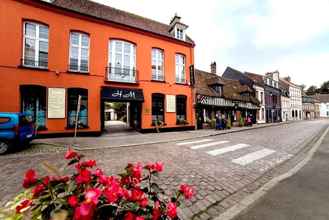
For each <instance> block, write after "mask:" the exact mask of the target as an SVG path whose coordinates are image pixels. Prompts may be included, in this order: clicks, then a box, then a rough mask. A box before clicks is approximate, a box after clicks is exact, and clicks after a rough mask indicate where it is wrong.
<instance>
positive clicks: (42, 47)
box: [22, 21, 48, 68]
mask: <svg viewBox="0 0 329 220" xmlns="http://www.w3.org/2000/svg"><path fill="white" fill-rule="evenodd" d="M22 64H23V65H24V66H29V67H38V68H47V67H48V26H46V25H43V24H39V23H35V22H30V21H26V22H24V47H23V62H22Z"/></svg>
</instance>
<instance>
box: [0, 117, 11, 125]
mask: <svg viewBox="0 0 329 220" xmlns="http://www.w3.org/2000/svg"><path fill="white" fill-rule="evenodd" d="M8 121H10V118H8V117H0V124H3V123H7V122H8Z"/></svg>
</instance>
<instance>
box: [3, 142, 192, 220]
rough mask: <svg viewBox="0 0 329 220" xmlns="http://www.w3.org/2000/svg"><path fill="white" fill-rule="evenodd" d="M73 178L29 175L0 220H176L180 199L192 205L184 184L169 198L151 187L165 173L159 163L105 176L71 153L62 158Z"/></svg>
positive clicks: (90, 162) (92, 163)
mask: <svg viewBox="0 0 329 220" xmlns="http://www.w3.org/2000/svg"><path fill="white" fill-rule="evenodd" d="M65 158H66V159H67V160H68V164H67V166H69V167H71V168H73V170H74V172H73V174H72V175H70V176H68V175H61V174H60V173H59V172H58V170H57V169H55V168H54V167H52V166H50V165H48V164H46V165H45V166H46V167H47V168H48V169H47V170H51V171H52V173H56V175H48V176H43V177H39V176H38V175H37V173H36V172H35V171H34V170H32V169H30V170H28V171H27V172H26V173H25V177H24V180H23V187H24V188H25V190H24V191H23V192H22V193H20V194H19V195H18V196H17V197H16V198H15V199H14V200H13V201H12V202H9V203H8V204H7V205H6V207H5V208H4V209H3V210H2V211H1V213H0V219H5V220H21V219H22V220H23V219H32V220H34V219H35V220H36V219H47V220H48V219H49V220H50V219H51V220H70V219H73V220H103V219H104V220H109V219H113V220H117V219H124V220H143V219H152V220H157V219H159V220H164V219H178V217H177V207H178V206H179V205H180V203H181V200H182V199H183V198H185V199H190V198H191V197H192V196H193V194H194V190H193V189H192V187H190V186H189V185H187V184H182V185H180V187H179V189H177V191H176V192H175V193H174V194H173V195H171V196H170V197H168V196H166V195H164V191H163V190H162V189H161V188H160V186H159V185H158V184H157V183H156V182H155V181H154V178H153V177H154V176H158V174H159V173H160V172H162V171H163V168H164V167H163V163H162V162H156V163H149V164H146V165H144V166H143V165H142V164H141V163H136V164H128V165H127V166H126V168H125V169H124V172H123V173H121V174H119V175H118V176H107V175H105V174H104V172H103V170H101V169H99V168H97V167H96V161H95V160H82V158H83V155H80V154H78V153H77V152H75V151H73V150H72V149H69V150H68V151H67V153H66V155H65Z"/></svg>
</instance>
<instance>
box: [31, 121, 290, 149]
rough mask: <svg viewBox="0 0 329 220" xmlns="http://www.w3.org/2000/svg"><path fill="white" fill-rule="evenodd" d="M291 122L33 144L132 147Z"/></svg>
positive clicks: (58, 139) (55, 139)
mask: <svg viewBox="0 0 329 220" xmlns="http://www.w3.org/2000/svg"><path fill="white" fill-rule="evenodd" d="M288 123H291V122H281V123H273V124H272V123H271V124H256V125H253V126H252V127H234V128H231V129H229V130H214V129H204V130H193V131H179V132H162V133H148V134H141V133H131V134H123V135H122V136H120V135H117V134H116V135H113V136H111V135H102V136H100V137H78V138H76V139H74V138H73V137H63V138H47V139H36V140H34V141H33V144H42V145H54V146H57V147H67V146H73V147H74V148H75V149H76V150H96V149H106V148H115V147H131V146H139V145H150V144H159V143H168V142H175V141H183V140H187V139H193V138H202V137H210V136H215V135H222V134H228V133H234V132H241V131H246V130H252V129H259V128H265V127H272V126H279V125H282V124H288Z"/></svg>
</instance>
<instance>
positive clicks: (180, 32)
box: [175, 28, 185, 40]
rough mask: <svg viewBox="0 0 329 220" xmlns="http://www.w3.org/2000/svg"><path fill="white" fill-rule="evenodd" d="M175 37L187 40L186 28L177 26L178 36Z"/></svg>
mask: <svg viewBox="0 0 329 220" xmlns="http://www.w3.org/2000/svg"><path fill="white" fill-rule="evenodd" d="M175 37H176V38H177V39H179V40H185V34H184V30H183V29H180V28H176V36H175Z"/></svg>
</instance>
